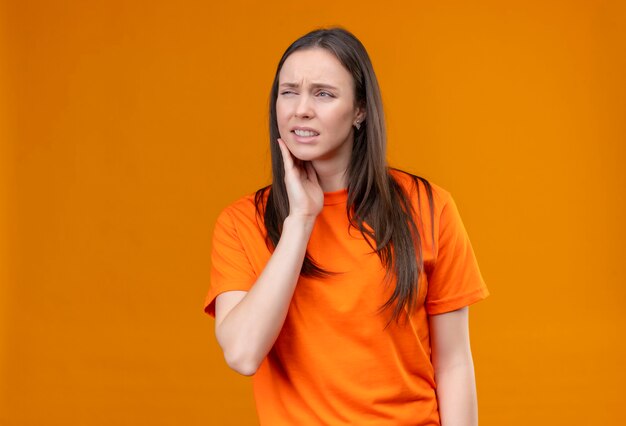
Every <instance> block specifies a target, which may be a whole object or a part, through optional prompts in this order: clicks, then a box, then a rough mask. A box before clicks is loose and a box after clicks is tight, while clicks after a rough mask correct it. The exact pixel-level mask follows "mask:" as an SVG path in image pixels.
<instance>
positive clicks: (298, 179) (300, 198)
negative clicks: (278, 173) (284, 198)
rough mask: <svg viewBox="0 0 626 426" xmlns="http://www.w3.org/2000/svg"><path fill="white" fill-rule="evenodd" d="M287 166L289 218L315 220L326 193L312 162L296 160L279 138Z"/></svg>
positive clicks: (284, 162) (322, 205)
mask: <svg viewBox="0 0 626 426" xmlns="http://www.w3.org/2000/svg"><path fill="white" fill-rule="evenodd" d="M278 146H279V147H280V152H281V153H282V157H283V164H284V166H285V187H286V188H287V195H288V197H289V216H300V217H302V218H305V219H315V218H316V217H317V215H318V214H319V213H320V212H321V211H322V208H323V207H324V191H323V190H322V187H321V186H320V184H319V181H318V179H317V173H316V172H315V169H314V168H313V164H311V162H310V161H302V160H299V159H297V158H295V157H294V156H293V155H292V154H291V152H290V151H289V148H287V144H286V143H285V142H284V141H283V140H282V139H280V138H278Z"/></svg>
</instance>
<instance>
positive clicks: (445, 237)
mask: <svg viewBox="0 0 626 426" xmlns="http://www.w3.org/2000/svg"><path fill="white" fill-rule="evenodd" d="M445 199H446V202H445V204H444V206H443V207H442V211H441V215H440V220H439V240H438V250H437V259H436V261H435V264H434V267H433V269H432V271H431V274H430V276H429V277H428V291H427V294H426V301H425V305H426V312H427V313H428V314H429V315H436V314H442V313H445V312H450V311H454V310H456V309H460V308H462V307H464V306H468V305H471V304H472V303H475V302H478V301H480V300H483V299H485V298H486V297H487V296H489V290H488V289H487V286H486V284H485V282H484V280H483V278H482V275H481V273H480V269H479V267H478V262H477V261H476V256H475V255H474V250H473V249H472V245H471V243H470V240H469V236H468V234H467V231H466V230H465V226H464V225H463V222H462V220H461V216H460V214H459V211H458V209H457V206H456V203H455V202H454V200H453V198H452V197H451V196H450V195H449V194H447V197H446V198H445Z"/></svg>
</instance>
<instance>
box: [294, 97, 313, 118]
mask: <svg viewBox="0 0 626 426" xmlns="http://www.w3.org/2000/svg"><path fill="white" fill-rule="evenodd" d="M295 115H296V117H298V118H311V117H312V116H313V115H314V112H313V107H312V106H311V97H310V96H309V95H307V94H304V93H303V94H301V95H300V96H298V102H297V104H296V110H295Z"/></svg>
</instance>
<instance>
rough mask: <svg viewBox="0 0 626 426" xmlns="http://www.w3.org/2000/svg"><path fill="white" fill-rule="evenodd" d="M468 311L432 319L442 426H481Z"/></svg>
mask: <svg viewBox="0 0 626 426" xmlns="http://www.w3.org/2000/svg"><path fill="white" fill-rule="evenodd" d="M468 311H469V309H468V307H467V306H465V307H463V308H461V309H458V310H456V311H452V312H447V313H444V314H438V315H432V316H431V317H430V336H431V349H432V355H431V358H432V363H433V367H434V369H435V381H436V382H437V401H438V404H439V415H440V418H441V425H442V426H477V425H478V404H477V397H476V381H475V377H474V362H473V359H472V351H471V348H470V339H469V324H468Z"/></svg>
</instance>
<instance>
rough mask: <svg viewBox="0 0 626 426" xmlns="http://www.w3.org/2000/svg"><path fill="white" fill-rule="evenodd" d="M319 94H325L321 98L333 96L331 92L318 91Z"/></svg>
mask: <svg viewBox="0 0 626 426" xmlns="http://www.w3.org/2000/svg"><path fill="white" fill-rule="evenodd" d="M319 95H320V96H322V95H326V96H322V97H323V98H329V97H330V98H334V96H333V95H332V93H328V92H319Z"/></svg>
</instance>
